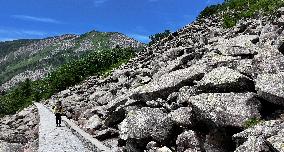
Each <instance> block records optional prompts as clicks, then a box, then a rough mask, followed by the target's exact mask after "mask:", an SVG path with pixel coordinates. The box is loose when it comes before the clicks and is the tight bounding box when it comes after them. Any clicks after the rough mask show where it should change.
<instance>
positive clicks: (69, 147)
mask: <svg viewBox="0 0 284 152" xmlns="http://www.w3.org/2000/svg"><path fill="white" fill-rule="evenodd" d="M35 105H36V106H37V108H38V111H39V115H40V126H39V152H89V150H88V149H87V148H85V147H84V145H83V143H82V142H81V141H80V140H79V139H78V138H77V137H76V136H75V135H74V134H72V132H71V130H70V129H68V128H67V127H65V125H64V123H62V124H61V125H62V127H56V124H55V116H54V114H53V113H52V112H50V111H49V110H48V109H47V108H45V107H44V106H43V105H42V104H40V103H35Z"/></svg>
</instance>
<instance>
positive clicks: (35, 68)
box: [0, 30, 144, 90]
mask: <svg viewBox="0 0 284 152" xmlns="http://www.w3.org/2000/svg"><path fill="white" fill-rule="evenodd" d="M10 43H11V44H10ZM18 43H19V44H18ZM17 45H19V47H17ZM143 45H144V44H143V43H140V42H138V41H136V40H134V39H132V38H129V37H127V36H126V35H124V34H121V33H118V32H98V31H94V30H93V31H90V32H87V33H85V34H82V35H75V34H64V35H61V36H54V37H48V38H44V39H36V40H34V39H33V40H26V39H25V40H15V41H9V42H1V43H0V49H1V47H2V49H1V50H3V51H1V54H0V63H1V65H0V71H1V73H0V82H1V84H2V85H1V86H2V87H3V88H4V90H7V89H9V88H10V87H12V86H14V85H16V84H18V83H19V82H22V81H24V80H25V79H26V78H30V79H31V80H37V79H41V78H43V77H44V76H46V75H47V73H49V72H50V71H52V69H55V68H57V67H58V66H60V65H62V64H63V63H67V62H69V61H70V60H74V59H78V58H79V57H80V56H82V55H84V54H88V53H89V52H91V51H94V50H100V49H112V48H115V47H116V46H119V47H121V48H126V47H133V48H139V47H143ZM15 46H16V47H15ZM13 47H14V48H13ZM6 50H9V51H10V52H8V51H6ZM4 51H5V52H4Z"/></svg>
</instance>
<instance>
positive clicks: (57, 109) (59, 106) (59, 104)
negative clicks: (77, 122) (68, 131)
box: [52, 101, 63, 127]
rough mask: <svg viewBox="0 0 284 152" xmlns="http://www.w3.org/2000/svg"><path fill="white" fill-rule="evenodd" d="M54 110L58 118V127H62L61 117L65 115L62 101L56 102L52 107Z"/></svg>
mask: <svg viewBox="0 0 284 152" xmlns="http://www.w3.org/2000/svg"><path fill="white" fill-rule="evenodd" d="M52 109H53V113H54V114H55V117H56V127H61V115H62V113H63V106H62V102H61V101H58V102H56V104H55V105H54V106H53V107H52Z"/></svg>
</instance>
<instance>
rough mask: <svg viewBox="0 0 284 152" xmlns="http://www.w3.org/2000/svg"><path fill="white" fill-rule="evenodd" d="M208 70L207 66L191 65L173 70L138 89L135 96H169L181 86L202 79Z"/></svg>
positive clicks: (150, 97)
mask: <svg viewBox="0 0 284 152" xmlns="http://www.w3.org/2000/svg"><path fill="white" fill-rule="evenodd" d="M205 70H206V66H195V65H193V66H191V67H189V68H186V69H181V70H177V71H173V72H171V73H168V74H165V75H163V76H161V77H160V78H158V79H156V80H154V81H152V82H150V83H149V84H147V85H145V86H141V87H139V88H137V89H136V91H137V93H136V94H135V96H133V97H134V98H139V99H141V98H142V99H144V100H151V99H155V98H158V97H162V98H167V97H168V95H169V94H171V93H172V92H175V91H177V90H178V89H179V88H181V87H183V86H185V85H190V84H192V83H193V81H194V80H197V79H200V78H201V77H202V76H203V75H204V73H205Z"/></svg>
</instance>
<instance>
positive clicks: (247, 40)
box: [215, 35, 259, 57]
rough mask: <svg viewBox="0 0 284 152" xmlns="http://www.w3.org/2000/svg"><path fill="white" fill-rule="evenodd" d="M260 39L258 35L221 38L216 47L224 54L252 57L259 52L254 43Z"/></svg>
mask: <svg viewBox="0 0 284 152" xmlns="http://www.w3.org/2000/svg"><path fill="white" fill-rule="evenodd" d="M258 40H259V36H258V35H240V36H237V37H234V38H231V39H223V38H220V39H219V41H218V44H217V45H216V46H215V49H216V50H218V51H220V52H221V53H222V54H223V55H229V56H245V57H246V56H248V57H250V56H251V55H255V54H257V51H256V47H255V45H254V44H255V43H257V42H258Z"/></svg>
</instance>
